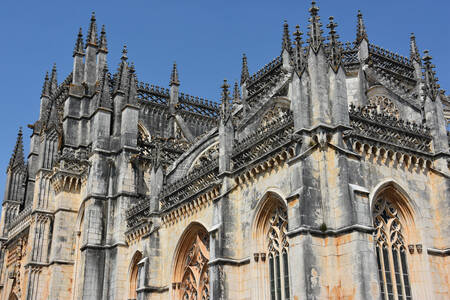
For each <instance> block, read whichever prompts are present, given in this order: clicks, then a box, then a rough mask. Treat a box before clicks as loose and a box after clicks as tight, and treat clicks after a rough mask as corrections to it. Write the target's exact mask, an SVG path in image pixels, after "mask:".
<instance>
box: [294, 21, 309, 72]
mask: <svg viewBox="0 0 450 300" xmlns="http://www.w3.org/2000/svg"><path fill="white" fill-rule="evenodd" d="M302 35H303V33H302V32H301V31H300V26H299V25H297V26H295V32H294V36H295V51H294V65H295V68H296V70H297V71H298V72H299V73H300V74H301V73H302V72H303V70H304V69H305V65H306V62H305V58H304V55H303V42H302Z"/></svg>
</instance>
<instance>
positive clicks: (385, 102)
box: [369, 95, 400, 118]
mask: <svg viewBox="0 0 450 300" xmlns="http://www.w3.org/2000/svg"><path fill="white" fill-rule="evenodd" d="M369 106H372V107H374V108H376V110H377V112H378V113H384V114H387V115H388V116H392V117H395V118H399V117H400V112H399V110H398V108H397V106H396V105H395V104H394V102H393V101H392V100H390V99H389V98H387V97H386V96H383V95H375V96H372V97H370V98H369Z"/></svg>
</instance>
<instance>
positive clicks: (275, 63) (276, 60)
mask: <svg viewBox="0 0 450 300" xmlns="http://www.w3.org/2000/svg"><path fill="white" fill-rule="evenodd" d="M281 64H282V59H281V56H277V57H275V58H274V59H273V60H272V61H271V62H269V63H268V64H266V65H265V66H264V67H262V68H261V69H259V70H258V71H257V72H256V73H255V74H253V75H252V76H250V78H249V79H248V81H247V88H249V87H251V86H252V85H253V84H254V83H255V82H256V81H258V80H260V79H261V78H263V77H264V76H266V75H267V74H268V73H270V72H271V71H272V70H273V69H275V68H277V67H278V66H281Z"/></svg>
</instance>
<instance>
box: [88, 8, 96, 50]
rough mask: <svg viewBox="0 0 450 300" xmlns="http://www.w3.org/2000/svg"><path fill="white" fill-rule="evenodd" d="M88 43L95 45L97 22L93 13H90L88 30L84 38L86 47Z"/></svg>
mask: <svg viewBox="0 0 450 300" xmlns="http://www.w3.org/2000/svg"><path fill="white" fill-rule="evenodd" d="M88 45H91V46H97V22H96V20H95V13H94V12H93V13H92V16H91V23H90V24H89V31H88V36H87V40H86V47H87V46H88Z"/></svg>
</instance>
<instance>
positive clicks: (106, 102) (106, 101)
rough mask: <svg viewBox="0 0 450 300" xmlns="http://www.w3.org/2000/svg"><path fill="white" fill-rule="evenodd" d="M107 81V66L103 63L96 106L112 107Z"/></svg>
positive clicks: (108, 80) (108, 79)
mask: <svg viewBox="0 0 450 300" xmlns="http://www.w3.org/2000/svg"><path fill="white" fill-rule="evenodd" d="M109 82H110V78H109V73H108V66H107V65H106V64H105V66H104V68H103V70H102V76H101V78H100V85H99V88H100V91H99V99H98V107H103V108H112V103H111V95H110V92H109Z"/></svg>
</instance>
